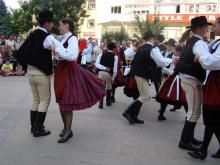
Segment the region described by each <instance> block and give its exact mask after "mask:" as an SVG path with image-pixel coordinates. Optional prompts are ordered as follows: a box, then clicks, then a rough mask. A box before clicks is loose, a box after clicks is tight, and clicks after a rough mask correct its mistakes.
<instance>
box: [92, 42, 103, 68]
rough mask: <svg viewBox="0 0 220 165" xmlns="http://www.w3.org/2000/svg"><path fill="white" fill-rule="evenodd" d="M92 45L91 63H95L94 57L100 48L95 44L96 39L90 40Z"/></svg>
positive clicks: (99, 51) (100, 51)
mask: <svg viewBox="0 0 220 165" xmlns="http://www.w3.org/2000/svg"><path fill="white" fill-rule="evenodd" d="M92 46H93V49H92V64H93V65H95V62H96V58H97V56H98V55H99V54H100V53H102V50H101V49H100V48H99V46H98V45H97V42H96V40H92Z"/></svg>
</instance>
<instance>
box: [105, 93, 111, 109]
mask: <svg viewBox="0 0 220 165" xmlns="http://www.w3.org/2000/svg"><path fill="white" fill-rule="evenodd" d="M111 105H112V102H111V90H107V95H106V106H111Z"/></svg>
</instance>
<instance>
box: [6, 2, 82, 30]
mask: <svg viewBox="0 0 220 165" xmlns="http://www.w3.org/2000/svg"><path fill="white" fill-rule="evenodd" d="M20 4H21V8H20V9H17V10H12V13H11V14H10V16H9V18H7V19H5V20H4V21H6V22H4V23H6V24H8V25H9V27H10V28H11V31H12V32H13V33H26V32H27V31H29V30H30V29H31V28H32V27H33V26H35V25H36V24H37V22H36V19H34V18H36V17H37V15H38V13H39V11H41V10H52V11H53V12H54V15H55V22H54V24H55V28H54V29H53V32H57V27H58V24H59V21H60V20H61V19H62V18H65V17H69V18H70V19H71V20H72V21H73V22H74V25H75V29H76V33H77V32H78V30H79V28H78V27H79V25H81V23H82V21H83V17H85V15H86V11H85V9H84V4H85V0H62V1H61V0H47V1H46V0H29V1H25V2H20Z"/></svg>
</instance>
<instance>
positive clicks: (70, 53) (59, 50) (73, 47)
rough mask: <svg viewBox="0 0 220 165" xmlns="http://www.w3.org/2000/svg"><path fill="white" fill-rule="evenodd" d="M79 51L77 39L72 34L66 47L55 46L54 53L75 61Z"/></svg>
mask: <svg viewBox="0 0 220 165" xmlns="http://www.w3.org/2000/svg"><path fill="white" fill-rule="evenodd" d="M78 53H79V46H78V40H77V38H76V37H75V36H72V37H71V38H70V39H69V40H68V47H67V48H64V47H63V45H62V44H61V45H59V46H58V47H56V50H55V55H56V56H58V57H61V58H62V59H65V60H67V61H76V59H77V57H78Z"/></svg>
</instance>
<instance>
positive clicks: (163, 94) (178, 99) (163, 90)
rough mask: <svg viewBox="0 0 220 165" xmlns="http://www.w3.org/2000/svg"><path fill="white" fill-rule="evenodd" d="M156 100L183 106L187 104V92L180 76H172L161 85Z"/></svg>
mask: <svg viewBox="0 0 220 165" xmlns="http://www.w3.org/2000/svg"><path fill="white" fill-rule="evenodd" d="M156 100H157V101H158V102H160V103H167V104H171V105H182V104H185V103H186V96H185V92H184V91H183V89H182V87H181V80H180V78H179V76H178V75H177V76H174V75H170V76H169V77H168V78H167V79H166V80H165V81H164V83H163V84H162V85H161V87H160V90H159V93H158V95H157V97H156Z"/></svg>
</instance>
